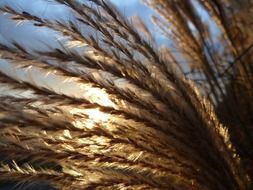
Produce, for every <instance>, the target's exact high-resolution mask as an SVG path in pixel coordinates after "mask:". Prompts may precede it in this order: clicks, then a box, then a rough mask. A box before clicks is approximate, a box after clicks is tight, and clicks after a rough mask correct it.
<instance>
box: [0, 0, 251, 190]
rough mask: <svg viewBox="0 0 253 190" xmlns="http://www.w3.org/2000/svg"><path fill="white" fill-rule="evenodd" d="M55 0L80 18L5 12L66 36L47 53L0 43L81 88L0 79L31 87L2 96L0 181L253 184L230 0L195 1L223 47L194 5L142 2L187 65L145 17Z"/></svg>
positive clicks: (25, 63) (245, 73) (243, 71)
mask: <svg viewBox="0 0 253 190" xmlns="http://www.w3.org/2000/svg"><path fill="white" fill-rule="evenodd" d="M56 2H57V3H59V4H63V5H65V6H67V7H69V8H70V9H71V10H72V12H73V19H70V20H68V21H63V20H60V19H59V20H48V19H43V18H39V17H38V16H35V15H32V14H31V13H27V12H22V10H16V9H14V8H12V7H8V6H6V7H1V8H0V11H1V13H4V14H7V15H9V16H10V18H11V19H12V20H13V21H16V22H18V23H22V22H24V21H28V22H30V23H33V25H34V27H37V28H41V30H43V28H49V29H51V30H53V31H56V32H58V34H60V35H62V36H64V37H67V39H68V40H67V41H64V42H62V41H61V42H59V41H58V43H59V45H60V48H54V47H53V46H50V45H49V44H48V49H47V50H45V51H42V50H30V49H28V48H26V47H25V46H24V45H21V44H20V43H18V42H12V45H10V46H8V45H4V44H1V45H0V55H1V59H5V60H8V62H9V64H11V65H13V66H15V67H18V68H20V69H21V70H22V69H23V70H25V69H27V68H30V67H33V68H38V69H40V71H41V72H42V73H54V72H55V71H57V73H56V74H57V75H59V76H61V77H64V78H65V79H66V80H70V79H71V80H74V81H76V82H77V83H78V84H80V85H83V86H84V88H85V93H84V94H82V96H70V95H68V94H59V93H57V92H56V91H55V90H54V89H50V88H46V87H41V86H39V85H36V84H35V83H33V82H32V81H29V80H27V81H22V82H20V81H19V80H18V79H17V78H18V77H17V78H12V77H10V76H8V75H7V74H6V73H1V74H0V83H1V85H8V86H9V88H10V89H11V90H19V91H24V92H25V91H30V92H31V93H32V96H26V97H22V98H21V97H16V96H12V95H5V96H3V95H2V96H1V97H0V126H1V130H0V150H1V152H2V154H3V158H4V159H2V160H1V163H2V166H1V167H0V180H2V181H8V180H13V181H15V182H17V183H18V184H22V185H25V186H26V185H27V184H28V185H29V184H32V183H37V182H46V183H49V184H51V185H52V186H54V187H56V188H58V189H172V190H174V189H175V190H181V189H187V190H188V189H189V190H191V189H192V190H194V189H196V190H199V189H201V190H202V189H203V190H205V189H206V190H211V189H213V190H214V189H215V190H223V189H227V190H233V189H234V190H237V189H238V190H239V189H240V190H247V189H250V188H251V187H252V184H251V179H252V171H251V168H252V167H250V166H248V163H249V162H250V161H252V152H251V151H250V149H249V148H248V147H251V145H252V141H253V139H252V138H251V136H252V134H251V132H250V129H249V126H250V125H252V121H250V114H251V113H252V110H250V109H251V108H252V107H250V109H249V110H248V111H245V112H243V113H242V112H241V110H244V109H245V108H246V105H249V106H252V105H251V104H252V102H251V101H250V100H252V81H253V80H252V68H251V66H250V61H251V60H252V56H251V55H250V52H252V51H251V46H248V47H246V48H245V47H243V46H242V44H238V43H237V42H236V40H235V37H234V34H233V32H234V30H233V29H232V28H230V25H229V24H228V23H227V20H228V19H231V20H232V19H233V18H236V16H234V15H232V14H230V13H228V12H227V11H226V10H225V8H224V7H225V6H224V5H223V3H224V2H222V1H218V0H217V1H201V0H199V1H198V3H199V6H202V9H204V10H206V11H207V12H208V13H209V14H210V17H211V19H212V20H213V22H215V23H216V24H217V27H218V28H219V29H220V31H221V36H222V38H223V41H224V43H221V45H223V48H224V49H226V52H225V51H222V53H221V52H218V50H217V49H215V44H214V43H213V37H212V35H211V34H210V32H209V29H210V28H208V27H210V26H209V25H208V24H207V23H205V22H203V21H202V20H201V19H200V16H199V15H198V13H197V11H196V7H195V5H194V4H192V3H191V1H187V0H183V1H180V2H177V3H175V2H174V1H173V0H170V1H159V0H148V1H146V3H147V4H148V5H149V6H151V7H152V8H154V9H155V10H157V12H158V13H159V14H160V15H161V16H162V17H161V18H160V17H159V18H158V17H153V21H154V23H155V24H156V25H157V27H158V28H159V29H161V31H162V32H163V34H164V35H165V36H167V37H168V38H169V39H171V40H173V42H174V45H175V48H176V49H178V51H179V52H180V53H182V54H181V55H182V57H183V59H185V61H186V63H187V66H188V68H190V72H188V71H185V70H184V69H183V68H184V66H183V67H182V64H181V60H179V59H178V57H177V56H175V54H173V52H172V49H171V47H161V48H158V45H156V44H155V42H154V39H153V38H152V36H151V34H150V32H149V31H148V28H147V27H146V26H145V25H144V24H143V22H142V21H141V20H140V18H134V19H135V22H134V23H133V25H132V23H131V22H129V21H128V20H127V19H126V18H124V17H123V16H122V15H121V14H120V13H119V12H118V11H117V10H116V8H115V7H114V6H113V5H112V4H110V3H109V2H108V1H103V0H98V1H94V0H89V1H84V2H78V1H72V0H56ZM228 3H229V2H228ZM234 20H235V21H234ZM234 20H232V21H233V26H235V25H236V24H237V22H236V19H234ZM189 23H191V25H192V27H194V30H193V29H192V28H191V27H189ZM168 26H170V27H168ZM84 27H89V29H90V31H91V33H88V34H87V33H85V32H84V31H82V28H84ZM139 31H142V33H143V34H144V35H141V34H140V32H139ZM242 35H246V34H242ZM83 50H85V51H83ZM231 58H233V60H234V62H233V63H231V62H229V60H231ZM231 64H232V65H231ZM196 71H197V74H196ZM199 77H200V78H199ZM199 81H201V85H199V83H198V82H199ZM10 94H11V93H10ZM90 94H92V96H91V95H90ZM96 97H97V98H96ZM242 97H243V100H242ZM235 109H236V110H237V111H236V110H235ZM250 122H251V123H250ZM238 131H240V134H241V136H240V138H237V137H236V136H235V134H237V132H238ZM231 137H232V138H231Z"/></svg>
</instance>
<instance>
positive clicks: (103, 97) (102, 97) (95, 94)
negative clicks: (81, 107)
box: [85, 88, 115, 107]
mask: <svg viewBox="0 0 253 190" xmlns="http://www.w3.org/2000/svg"><path fill="white" fill-rule="evenodd" d="M85 96H87V97H89V99H90V100H91V101H92V102H94V103H97V104H99V105H102V106H108V107H114V106H115V105H114V103H113V102H112V101H111V100H110V98H109V95H108V94H107V93H106V92H105V91H104V90H102V89H100V88H89V89H88V90H87V92H85Z"/></svg>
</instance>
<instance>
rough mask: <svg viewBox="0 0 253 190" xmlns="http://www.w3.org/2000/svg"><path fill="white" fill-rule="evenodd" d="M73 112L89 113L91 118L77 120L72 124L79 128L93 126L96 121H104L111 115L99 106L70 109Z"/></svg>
mask: <svg viewBox="0 0 253 190" xmlns="http://www.w3.org/2000/svg"><path fill="white" fill-rule="evenodd" d="M70 113H71V114H84V115H87V116H88V118H89V119H81V120H75V121H73V122H72V124H73V125H74V126H75V127H77V128H88V129H91V128H93V127H94V126H95V125H96V123H101V122H102V123H103V122H107V121H108V120H109V117H110V115H109V114H106V113H103V112H101V111H100V110H99V108H94V109H93V108H92V109H79V108H73V109H72V110H70Z"/></svg>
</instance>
